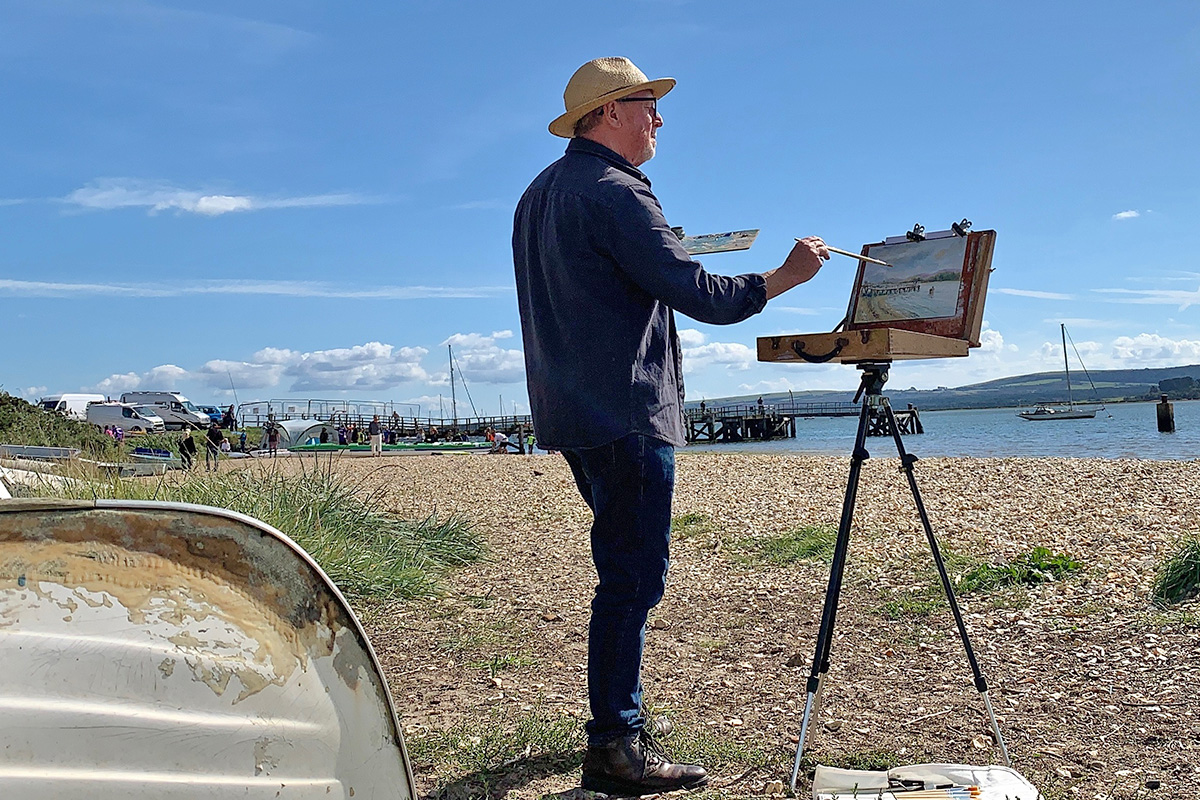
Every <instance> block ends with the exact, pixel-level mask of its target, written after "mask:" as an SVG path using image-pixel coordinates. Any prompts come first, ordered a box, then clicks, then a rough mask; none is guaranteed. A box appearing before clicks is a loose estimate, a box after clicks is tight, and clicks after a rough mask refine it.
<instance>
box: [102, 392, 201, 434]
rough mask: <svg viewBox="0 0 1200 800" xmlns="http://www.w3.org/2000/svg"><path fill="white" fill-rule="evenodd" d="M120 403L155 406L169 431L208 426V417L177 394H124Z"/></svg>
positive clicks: (189, 401)
mask: <svg viewBox="0 0 1200 800" xmlns="http://www.w3.org/2000/svg"><path fill="white" fill-rule="evenodd" d="M121 402H122V403H132V404H135V405H152V406H155V407H156V408H157V409H158V415H159V416H160V417H162V418H163V422H165V423H166V425H167V428H168V429H169V430H174V429H183V428H207V427H208V426H209V420H208V415H207V414H202V413H200V409H198V408H196V406H195V405H193V403H192V401H191V400H188V399H187V398H186V397H184V396H183V395H182V394H180V393H179V392H126V393H125V394H123V395H121Z"/></svg>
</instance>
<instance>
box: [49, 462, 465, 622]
mask: <svg viewBox="0 0 1200 800" xmlns="http://www.w3.org/2000/svg"><path fill="white" fill-rule="evenodd" d="M32 491H33V492H34V493H35V494H37V495H38V496H43V497H47V496H54V497H69V498H76V499H92V498H96V497H111V498H120V499H133V500H170V501H176V502H183V503H198V504H201V505H207V506H216V507H218V508H226V509H229V510H231V511H238V512H241V513H243V514H248V515H250V516H252V517H255V518H257V519H260V520H262V521H263V522H265V523H267V524H268V525H272V526H274V527H275V528H278V529H279V530H281V531H282V532H284V533H285V534H287V535H288V536H289V537H291V538H292V539H293V540H294V541H295V542H296V543H297V544H299V545H300V546H301V547H303V548H304V550H305V551H307V552H308V553H309V554H310V555H311V556H312V557H313V558H314V559H315V560H316V561H317V563H319V564H320V565H321V567H322V569H324V570H325V572H326V573H328V574H329V577H330V578H332V579H333V581H334V583H336V584H337V585H338V588H339V589H341V590H342V591H343V592H344V593H345V594H346V595H347V596H348V597H349V598H350V599H351V600H354V601H356V602H357V603H362V602H364V601H365V602H371V601H382V600H406V599H412V598H418V597H433V596H436V595H437V593H438V592H439V590H440V587H441V580H442V578H443V577H444V576H445V574H446V572H447V571H448V570H450V569H453V568H454V567H458V566H462V565H464V564H469V563H471V562H474V561H476V560H478V559H479V558H481V557H482V555H483V553H484V545H483V540H482V538H481V537H480V536H479V535H478V533H477V532H476V531H475V529H474V528H473V527H472V526H471V525H470V524H469V523H468V522H467V520H466V519H464V518H463V517H461V516H459V515H454V514H451V515H448V516H446V515H443V516H439V515H437V514H429V515H428V516H425V517H424V518H421V519H418V520H410V519H403V518H401V517H398V516H396V515H395V514H391V513H388V512H387V511H386V510H384V508H383V504H382V498H381V496H380V493H379V492H378V491H374V492H369V491H365V490H363V489H362V487H361V486H360V485H355V484H352V483H349V482H347V481H346V480H344V479H343V478H341V477H340V476H339V475H338V474H337V473H335V472H334V471H333V470H332V469H330V468H322V467H319V466H311V467H306V466H303V465H301V466H300V468H299V470H289V471H287V472H284V471H283V470H281V469H274V468H270V469H267V468H264V469H257V468H251V469H245V470H240V471H236V472H212V473H206V472H195V473H190V474H180V473H167V475H165V476H163V477H162V478H159V479H154V480H147V479H144V478H135V479H121V478H113V479H110V480H107V481H101V482H96V481H84V480H79V481H75V482H72V483H70V484H68V485H65V486H51V485H48V484H45V485H41V486H39V487H37V488H35V489H33V490H32Z"/></svg>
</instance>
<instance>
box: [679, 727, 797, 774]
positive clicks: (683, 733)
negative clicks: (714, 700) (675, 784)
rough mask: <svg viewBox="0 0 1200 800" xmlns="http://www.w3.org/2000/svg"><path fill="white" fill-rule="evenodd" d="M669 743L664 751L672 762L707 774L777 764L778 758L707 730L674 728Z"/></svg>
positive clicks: (714, 731) (716, 731)
mask: <svg viewBox="0 0 1200 800" xmlns="http://www.w3.org/2000/svg"><path fill="white" fill-rule="evenodd" d="M669 741H670V745H669V746H668V747H667V751H668V752H669V753H670V755H671V758H672V759H673V760H675V761H677V762H680V763H684V764H703V765H704V766H705V767H706V768H707V769H709V770H710V771H713V770H720V771H733V770H734V769H735V768H736V769H737V770H738V771H743V770H746V769H749V768H752V767H764V766H766V765H767V764H770V763H772V762H773V761H777V760H779V759H778V756H777V755H774V754H772V753H771V752H769V751H768V750H767V749H765V748H762V747H758V746H755V745H752V744H749V743H746V742H740V741H738V740H737V739H735V738H734V737H732V736H727V735H723V734H722V732H721V731H720V730H719V729H715V728H710V727H699V726H698V727H695V728H692V727H685V728H683V729H680V728H678V727H677V728H676V729H675V730H674V731H673V732H672V733H671V738H670V739H669ZM780 763H782V762H780Z"/></svg>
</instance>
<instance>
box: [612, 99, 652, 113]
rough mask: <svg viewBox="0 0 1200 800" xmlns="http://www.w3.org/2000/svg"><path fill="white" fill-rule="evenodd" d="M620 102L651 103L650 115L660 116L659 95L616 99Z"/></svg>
mask: <svg viewBox="0 0 1200 800" xmlns="http://www.w3.org/2000/svg"><path fill="white" fill-rule="evenodd" d="M616 102H618V103H649V104H650V116H652V117H656V116H658V98H657V97H621V98H618V99H617V100H616Z"/></svg>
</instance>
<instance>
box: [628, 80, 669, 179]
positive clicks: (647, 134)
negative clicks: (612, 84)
mask: <svg viewBox="0 0 1200 800" xmlns="http://www.w3.org/2000/svg"><path fill="white" fill-rule="evenodd" d="M617 109H618V111H619V114H620V118H621V121H622V123H623V126H622V130H623V132H624V134H625V136H624V138H625V152H623V153H622V155H624V156H625V157H626V158H628V159H629V162H630V163H631V164H633V165H634V166H635V167H640V166H641V165H642V164H645V163H646V162H647V161H649V160H650V159H652V158H654V148H655V144H656V139H655V135H656V133H657V131H658V129H659V128H661V127H662V124H663V120H662V117H660V116H659V115H658V108H657V102H656V101H655V99H654V95H653V94H652V93H650V92H637V93H636V94H632V95H630V96H629V97H626V98H622V99H621V101H619V102H617Z"/></svg>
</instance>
